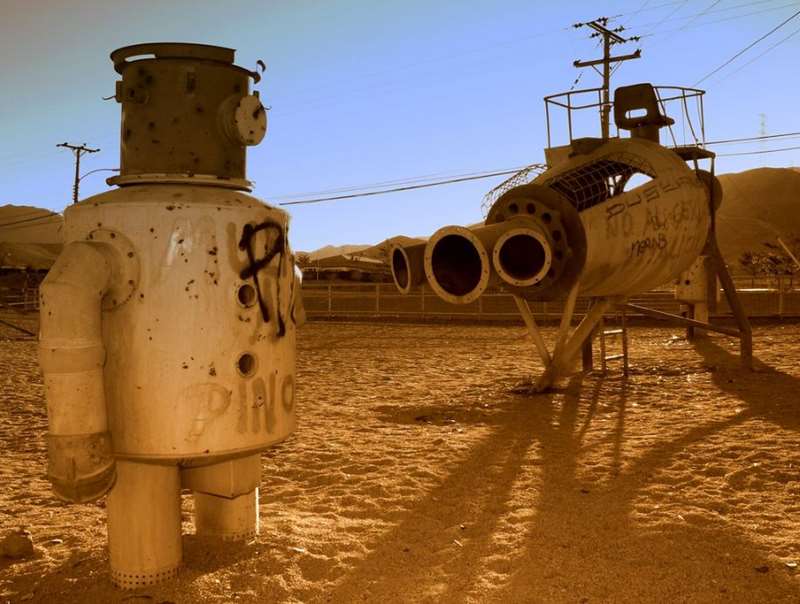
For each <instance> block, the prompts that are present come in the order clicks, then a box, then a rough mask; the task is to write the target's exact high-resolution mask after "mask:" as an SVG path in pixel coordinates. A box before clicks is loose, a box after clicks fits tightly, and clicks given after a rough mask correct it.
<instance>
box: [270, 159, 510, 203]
mask: <svg viewBox="0 0 800 604" xmlns="http://www.w3.org/2000/svg"><path fill="white" fill-rule="evenodd" d="M517 172H519V168H514V169H513V170H502V171H499V172H491V173H488V174H480V175H478V176H463V177H461V178H450V179H448V180H439V181H435V182H428V183H422V184H417V185H409V186H405V187H395V188H392V189H382V190H380V191H367V192H363V193H352V194H350V195H335V196H332V197H318V198H316V199H301V200H298V201H285V202H283V203H280V204H278V205H281V206H293V205H302V204H309V203H320V202H323V201H336V200H340V199H354V198H356V197H371V196H373V195H385V194H386V193H399V192H401V191H413V190H415V189H426V188H428V187H439V186H442V185H451V184H455V183H459V182H467V181H470V180H480V179H483V178H492V177H493V176H507V175H509V174H516V173H517Z"/></svg>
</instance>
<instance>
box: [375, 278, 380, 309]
mask: <svg viewBox="0 0 800 604" xmlns="http://www.w3.org/2000/svg"><path fill="white" fill-rule="evenodd" d="M375 313H376V314H381V284H380V283H376V284H375Z"/></svg>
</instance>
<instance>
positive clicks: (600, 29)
mask: <svg viewBox="0 0 800 604" xmlns="http://www.w3.org/2000/svg"><path fill="white" fill-rule="evenodd" d="M606 25H608V17H599V18H597V19H595V20H594V21H587V22H586V23H576V24H575V25H573V27H575V28H576V29H577V28H579V27H584V26H585V27H590V28H591V29H593V30H594V33H593V34H592V35H591V37H592V38H597V37H600V36H602V38H603V58H602V59H595V60H592V61H580V60H578V61H574V62H573V63H572V64H573V65H574V66H575V67H591V68H592V69H594V70H595V71H597V72H598V73H600V75H601V76H602V77H603V87H602V91H603V99H602V104H601V106H600V130H601V132H602V135H603V138H604V139H607V138H608V137H609V122H610V119H609V117H610V113H611V100H610V98H609V90H610V89H611V64H612V63H621V62H623V61H630V60H631V59H638V58H639V57H641V56H642V51H641V49H637V50H636V52H634V53H631V54H628V55H621V56H617V57H612V56H611V47H612V46H613V45H614V44H624V43H625V42H632V41H636V40H639V37H638V36H631V37H630V38H623V37H622V36H621V35H619V33H620V32H622V31H624V29H625V28H624V27H621V26H620V27H617V28H616V29H613V30H612V29H608V28H607V27H606ZM596 65H602V66H603V71H602V73H601V72H600V71H598V69H597V67H595V66H596Z"/></svg>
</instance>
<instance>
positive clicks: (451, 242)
mask: <svg viewBox="0 0 800 604" xmlns="http://www.w3.org/2000/svg"><path fill="white" fill-rule="evenodd" d="M552 249H553V245H552V241H551V240H550V236H549V235H548V233H547V230H546V229H545V228H543V226H542V225H541V224H540V222H539V221H537V220H536V219H533V218H528V217H518V218H514V219H511V220H507V221H504V222H502V223H499V224H490V225H481V226H474V227H471V228H467V227H462V226H446V227H443V228H441V229H439V230H438V231H436V233H434V234H433V236H432V237H431V238H430V240H429V241H428V245H427V246H426V248H425V275H426V276H427V278H428V283H429V284H430V286H431V289H433V291H434V292H436V294H438V295H439V297H440V298H442V299H443V300H445V301H446V302H450V303H451V304H469V303H470V302H472V301H473V300H475V299H476V298H477V297H478V296H480V295H481V294H482V293H483V292H484V291H486V288H487V287H489V286H490V285H494V284H495V283H498V282H499V281H500V280H502V281H504V282H505V283H506V284H508V285H511V286H516V287H528V286H531V285H535V284H537V283H539V282H540V281H542V280H543V279H544V278H545V277H546V276H547V275H548V273H549V271H550V268H551V265H552V258H553V253H552Z"/></svg>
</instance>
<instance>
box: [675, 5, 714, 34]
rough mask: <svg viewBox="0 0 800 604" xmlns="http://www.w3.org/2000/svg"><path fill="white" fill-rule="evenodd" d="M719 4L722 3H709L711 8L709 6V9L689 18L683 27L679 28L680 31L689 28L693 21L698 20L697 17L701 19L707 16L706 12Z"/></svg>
mask: <svg viewBox="0 0 800 604" xmlns="http://www.w3.org/2000/svg"><path fill="white" fill-rule="evenodd" d="M720 2H722V0H714V2H712V3H711V6H709V7H708V8H706V9H705V10H703V11H700V12H699V13H697V14H696V15H694V16H693V17H691V18H690V19H689V20H688V21H687V22H686V23H685V24H684V25H683V27H681V28H680V31H683V30H684V29H686V28H687V27H689V26H690V25H691V24H692V23H694V22H695V21H697V19H698V18H699V17H702V16H703V15H707V14H708V11H710V10H711V9H712V8H714V7H715V6H716V5H717V4H719V3H720Z"/></svg>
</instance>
